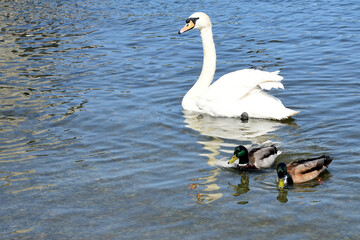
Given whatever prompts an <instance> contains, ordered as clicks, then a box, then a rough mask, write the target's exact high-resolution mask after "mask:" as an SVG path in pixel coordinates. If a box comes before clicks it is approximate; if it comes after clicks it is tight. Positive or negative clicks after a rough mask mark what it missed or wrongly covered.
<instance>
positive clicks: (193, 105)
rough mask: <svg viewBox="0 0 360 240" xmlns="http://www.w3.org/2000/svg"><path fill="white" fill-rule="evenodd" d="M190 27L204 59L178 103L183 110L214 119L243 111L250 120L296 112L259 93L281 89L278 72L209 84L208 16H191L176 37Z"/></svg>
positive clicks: (248, 73) (246, 72)
mask: <svg viewBox="0 0 360 240" xmlns="http://www.w3.org/2000/svg"><path fill="white" fill-rule="evenodd" d="M193 28H195V29H199V30H200V35H201V39H202V44H203V49H204V59H203V67H202V71H201V74H200V76H199V79H198V80H197V82H196V83H195V84H194V86H193V87H192V88H191V89H190V90H189V91H188V92H187V93H186V95H185V96H184V98H183V100H182V107H183V109H184V110H190V111H195V112H200V113H207V114H209V115H211V116H216V117H240V116H241V114H242V113H244V112H246V113H247V114H248V116H249V117H250V118H267V119H277V120H281V119H286V118H288V117H290V116H293V115H295V114H297V113H299V111H294V110H291V109H289V108H286V107H285V106H284V105H283V104H282V103H281V101H280V100H279V99H277V98H275V97H273V96H271V95H269V94H268V93H266V92H264V91H262V89H265V90H270V89H271V88H284V86H283V85H282V83H281V80H282V79H283V77H281V76H280V75H279V71H276V72H265V71H261V70H254V69H243V70H238V71H235V72H231V73H228V74H225V75H224V76H222V77H221V78H219V79H218V80H217V81H216V82H214V83H213V84H212V85H210V84H211V82H212V80H213V78H214V74H215V69H216V50H215V44H214V40H213V35H212V27H211V21H210V18H209V16H208V15H206V14H205V13H202V12H196V13H194V14H192V15H191V16H190V17H189V18H188V19H187V20H186V25H185V26H184V27H183V28H182V29H181V30H180V31H179V34H181V33H184V32H186V31H188V30H190V29H193Z"/></svg>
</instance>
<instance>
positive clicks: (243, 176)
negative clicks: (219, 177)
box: [228, 172, 250, 196]
mask: <svg viewBox="0 0 360 240" xmlns="http://www.w3.org/2000/svg"><path fill="white" fill-rule="evenodd" d="M228 184H229V187H231V188H232V189H234V191H235V193H233V194H231V195H233V196H240V195H242V194H245V193H247V192H249V191H250V188H249V175H248V174H247V173H246V172H240V184H238V185H234V184H231V183H230V182H229V183H228Z"/></svg>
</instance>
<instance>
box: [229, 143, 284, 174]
mask: <svg viewBox="0 0 360 240" xmlns="http://www.w3.org/2000/svg"><path fill="white" fill-rule="evenodd" d="M280 153H281V152H280V151H278V150H277V148H276V147H275V146H274V145H272V146H269V147H259V148H253V149H251V150H250V152H248V150H247V149H246V147H244V146H242V145H240V146H237V147H236V148H235V149H234V155H233V156H232V158H231V160H230V161H229V162H228V163H229V164H230V163H233V162H235V161H236V160H237V159H239V163H238V165H237V167H239V168H241V169H260V168H269V167H271V166H272V165H273V164H274V162H275V159H276V157H277V156H278V155H279V154H280Z"/></svg>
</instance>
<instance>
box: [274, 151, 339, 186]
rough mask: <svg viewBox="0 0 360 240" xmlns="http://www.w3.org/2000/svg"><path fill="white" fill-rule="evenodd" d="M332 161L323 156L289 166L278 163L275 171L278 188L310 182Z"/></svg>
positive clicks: (299, 161)
mask: <svg viewBox="0 0 360 240" xmlns="http://www.w3.org/2000/svg"><path fill="white" fill-rule="evenodd" d="M332 160H333V159H332V158H331V157H329V156H326V155H323V156H320V157H317V158H309V159H304V160H298V161H295V162H292V163H289V164H287V165H286V164H285V163H283V162H282V163H279V164H278V165H277V168H276V171H277V175H278V187H279V188H284V186H285V185H287V184H293V183H302V182H307V181H310V180H312V179H314V178H316V177H317V176H319V175H320V173H322V172H323V171H325V170H326V169H327V168H328V166H329V165H330V163H331V161H332Z"/></svg>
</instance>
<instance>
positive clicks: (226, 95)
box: [201, 69, 284, 102]
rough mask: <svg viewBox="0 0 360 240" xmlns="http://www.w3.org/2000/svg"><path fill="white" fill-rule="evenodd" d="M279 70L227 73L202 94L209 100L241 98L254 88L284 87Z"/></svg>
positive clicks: (249, 70)
mask: <svg viewBox="0 0 360 240" xmlns="http://www.w3.org/2000/svg"><path fill="white" fill-rule="evenodd" d="M282 79H283V77H282V76H280V75H279V71H276V72H265V71H261V70H255V69H243V70H238V71H235V72H231V73H228V74H225V75H224V76H222V77H220V78H219V79H218V80H217V81H215V82H214V83H213V84H212V85H210V87H209V88H208V90H207V91H206V92H205V93H204V94H203V95H202V96H201V98H202V99H203V100H205V101H207V102H209V101H210V102H211V101H219V100H222V101H223V100H230V99H234V100H235V99H241V98H243V97H245V96H246V95H248V94H249V93H250V92H251V91H253V90H254V89H259V88H261V89H266V90H270V89H271V88H284V86H283V85H282V83H281V80H282Z"/></svg>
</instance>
